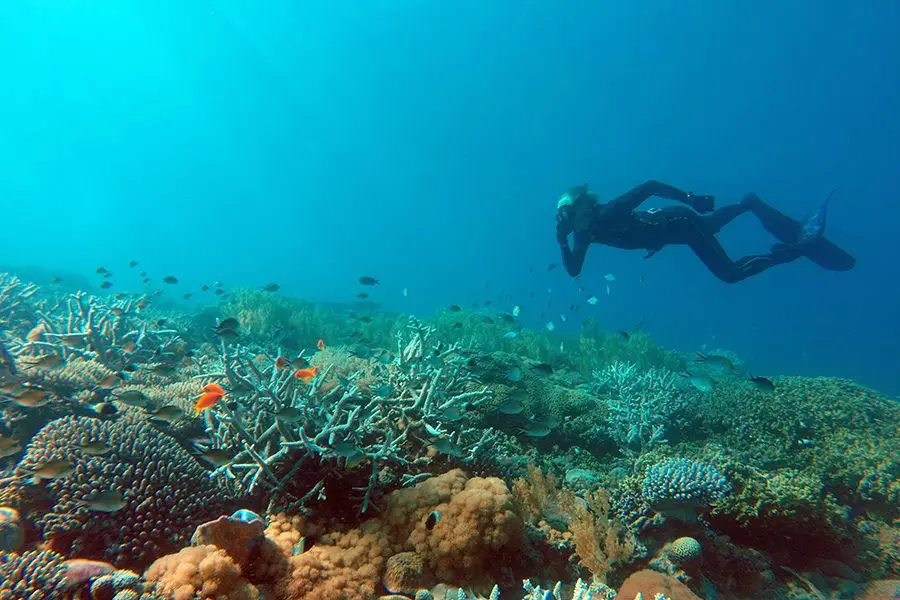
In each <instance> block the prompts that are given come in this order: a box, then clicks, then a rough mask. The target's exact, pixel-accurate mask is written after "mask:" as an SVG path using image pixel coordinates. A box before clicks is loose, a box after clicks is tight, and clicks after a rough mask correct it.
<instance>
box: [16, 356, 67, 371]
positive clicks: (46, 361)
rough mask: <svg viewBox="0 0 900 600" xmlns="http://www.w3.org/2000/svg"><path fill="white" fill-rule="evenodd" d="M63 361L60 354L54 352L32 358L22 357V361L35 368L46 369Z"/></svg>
mask: <svg viewBox="0 0 900 600" xmlns="http://www.w3.org/2000/svg"><path fill="white" fill-rule="evenodd" d="M62 361H63V359H62V357H61V356H58V355H56V354H44V355H42V356H36V357H34V358H28V359H23V360H22V362H24V363H25V364H27V365H28V366H30V367H34V368H35V369H41V370H47V369H52V368H54V367H56V366H57V365H59V364H60V363H61V362H62Z"/></svg>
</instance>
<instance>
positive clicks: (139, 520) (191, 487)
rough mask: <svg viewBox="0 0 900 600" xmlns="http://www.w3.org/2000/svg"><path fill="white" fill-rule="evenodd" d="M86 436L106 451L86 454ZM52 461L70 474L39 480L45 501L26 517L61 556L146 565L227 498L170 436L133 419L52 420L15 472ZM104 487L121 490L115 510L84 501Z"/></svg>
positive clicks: (219, 511)
mask: <svg viewBox="0 0 900 600" xmlns="http://www.w3.org/2000/svg"><path fill="white" fill-rule="evenodd" d="M87 442H102V443H104V444H106V445H108V446H109V447H110V448H112V451H111V452H110V453H109V454H107V455H105V456H89V455H87V454H85V453H84V452H82V451H81V449H80V447H79V446H80V445H81V444H85V443H87ZM59 459H68V460H71V461H72V462H73V464H74V468H75V472H74V473H73V474H71V475H69V476H67V477H64V478H60V479H56V480H53V481H44V482H42V483H41V484H40V486H41V487H44V489H45V490H46V492H48V493H49V496H50V507H49V509H48V510H33V511H32V513H31V514H30V515H28V516H29V517H30V519H31V520H32V521H33V522H34V523H35V525H36V526H37V528H38V529H39V530H40V532H41V533H42V535H43V537H44V540H45V541H46V542H47V543H48V544H49V546H50V547H51V548H52V549H54V550H56V551H58V552H60V553H62V554H65V555H67V556H76V555H77V556H79V557H82V558H98V559H102V560H106V561H109V562H112V563H115V564H116V565H118V566H120V567H122V566H137V565H140V564H146V563H147V562H150V561H152V560H153V559H155V558H157V557H158V556H161V555H163V554H166V553H167V552H169V551H174V550H175V549H177V548H180V547H182V546H184V545H185V543H186V542H187V540H188V536H189V535H190V533H191V532H192V531H193V529H194V527H196V526H197V525H198V524H200V523H202V522H204V521H206V520H209V519H210V518H212V517H215V516H218V515H220V514H222V512H223V508H224V506H225V505H226V504H228V503H229V502H230V500H231V498H230V496H229V492H228V490H227V489H226V488H225V487H224V486H223V485H222V484H220V483H218V482H217V481H215V480H212V479H210V478H209V476H208V474H207V472H206V471H205V470H204V469H203V468H202V467H200V465H198V464H197V463H196V462H195V461H194V459H193V458H192V457H191V456H190V455H189V454H188V453H187V452H186V451H185V450H184V449H183V448H181V446H179V445H178V443H177V442H175V440H173V439H172V438H170V437H169V436H167V435H165V434H164V433H161V432H160V431H157V430H156V429H154V428H153V427H151V426H150V425H148V424H146V423H144V422H143V421H141V420H139V419H136V418H131V417H123V418H120V419H117V420H115V421H106V420H99V419H93V418H86V417H71V416H70V417H65V418H62V419H57V420H56V421H52V422H51V423H49V424H48V425H46V426H45V427H44V428H43V429H41V431H39V432H38V434H37V435H36V436H35V437H34V439H33V440H32V441H31V443H30V444H29V447H28V451H27V453H26V455H25V457H24V458H23V459H22V462H21V463H20V464H19V466H18V473H20V474H23V473H26V472H27V471H29V470H32V469H35V468H37V467H40V466H41V465H43V464H46V463H47V462H49V461H53V460H59ZM109 491H116V492H118V493H120V494H121V497H122V499H123V500H124V502H125V506H124V507H123V508H121V509H119V510H118V511H115V512H110V513H101V512H96V511H93V510H91V509H90V508H88V507H87V506H85V504H84V501H85V500H87V499H90V498H92V497H93V496H95V495H96V494H98V493H102V492H109Z"/></svg>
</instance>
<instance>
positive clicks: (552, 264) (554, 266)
mask: <svg viewBox="0 0 900 600" xmlns="http://www.w3.org/2000/svg"><path fill="white" fill-rule="evenodd" d="M558 266H559V265H558V264H556V263H550V264H549V265H547V271H548V272H550V271H552V270H553V269H555V268H556V267H558Z"/></svg>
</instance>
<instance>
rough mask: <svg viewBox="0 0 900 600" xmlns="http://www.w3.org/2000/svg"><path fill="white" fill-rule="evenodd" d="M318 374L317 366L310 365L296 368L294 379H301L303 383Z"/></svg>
mask: <svg viewBox="0 0 900 600" xmlns="http://www.w3.org/2000/svg"><path fill="white" fill-rule="evenodd" d="M318 374H319V368H318V367H310V368H308V369H297V370H296V371H294V379H296V380H298V381H302V382H303V383H309V382H310V381H311V380H312V378H313V377H315V376H316V375H318Z"/></svg>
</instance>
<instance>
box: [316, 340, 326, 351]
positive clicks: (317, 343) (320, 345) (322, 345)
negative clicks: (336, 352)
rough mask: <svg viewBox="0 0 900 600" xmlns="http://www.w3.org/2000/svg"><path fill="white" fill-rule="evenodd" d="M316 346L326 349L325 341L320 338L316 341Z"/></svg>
mask: <svg viewBox="0 0 900 600" xmlns="http://www.w3.org/2000/svg"><path fill="white" fill-rule="evenodd" d="M316 348H318V349H319V350H324V349H325V342H323V341H322V340H319V341H318V342H316Z"/></svg>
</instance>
